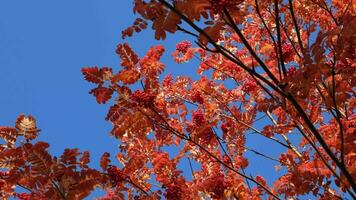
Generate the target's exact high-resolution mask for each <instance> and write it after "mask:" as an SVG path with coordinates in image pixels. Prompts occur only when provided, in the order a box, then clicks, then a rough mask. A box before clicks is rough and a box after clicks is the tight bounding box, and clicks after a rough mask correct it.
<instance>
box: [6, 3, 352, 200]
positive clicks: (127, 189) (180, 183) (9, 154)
mask: <svg viewBox="0 0 356 200" xmlns="http://www.w3.org/2000/svg"><path fill="white" fill-rule="evenodd" d="M133 2H134V12H135V13H136V14H137V15H139V18H137V19H136V20H135V21H134V22H133V25H132V26H131V27H129V28H127V29H126V30H124V31H123V32H122V37H123V38H125V37H131V36H132V35H133V33H134V32H141V31H142V30H143V29H146V28H147V27H148V26H149V25H152V29H153V30H154V33H155V38H156V39H157V40H160V39H165V38H166V37H167V32H168V33H171V34H178V33H179V32H181V33H183V34H186V35H187V36H189V38H193V39H192V40H191V41H188V40H184V41H177V45H176V49H175V50H174V51H173V52H170V54H172V57H173V59H174V61H176V62H177V63H179V64H183V63H185V64H187V63H188V65H189V64H190V63H196V60H197V61H198V64H197V66H195V64H191V66H190V67H196V69H197V70H196V71H197V74H198V76H199V78H198V79H193V78H191V77H190V76H189V74H187V75H186V76H177V77H173V76H172V75H165V76H164V75H163V72H164V70H165V65H164V64H163V63H162V62H161V61H160V59H161V57H162V55H163V53H164V52H165V49H164V47H163V46H161V45H158V46H154V47H151V48H150V49H149V51H148V52H147V53H146V55H143V56H139V55H137V54H136V53H135V51H134V50H133V49H132V48H131V47H130V46H129V44H127V43H124V44H119V45H118V46H117V50H116V53H117V54H118V55H119V57H120V59H121V66H122V67H121V68H120V69H117V68H109V67H103V68H98V67H86V68H83V69H82V73H83V75H84V78H85V79H86V80H87V81H89V82H91V83H93V84H95V85H96V86H95V88H94V89H92V90H91V91H90V93H91V94H92V95H94V96H95V98H96V101H97V102H98V103H99V104H105V103H108V104H111V107H110V109H109V111H108V114H107V117H106V120H108V121H109V122H111V123H112V125H113V129H112V131H111V134H112V135H113V136H114V137H115V138H116V139H118V140H119V141H120V146H119V152H118V153H117V154H116V156H115V157H110V154H108V153H105V154H104V155H103V157H102V158H101V162H100V166H101V167H102V169H101V170H98V169H91V168H89V167H88V165H87V164H88V162H89V152H83V153H80V152H79V151H78V150H77V149H67V150H65V151H64V153H63V155H62V156H61V158H60V159H57V158H55V157H52V156H50V155H49V154H48V152H47V151H46V148H47V147H48V144H46V143H43V142H37V143H35V144H31V141H32V140H33V139H34V138H35V137H36V135H37V132H38V129H37V128H36V126H35V121H34V119H33V118H32V117H25V116H20V117H19V119H18V120H17V122H16V126H15V127H1V129H0V131H1V132H0V133H1V135H0V136H1V137H2V138H3V139H4V140H5V142H6V144H4V145H3V147H1V148H2V149H1V150H2V151H1V153H0V163H1V165H0V166H1V167H3V168H5V169H7V170H6V171H4V172H2V174H1V182H0V184H1V185H0V186H1V190H0V191H1V195H2V196H3V198H6V197H8V196H17V197H19V198H22V199H26V198H29V199H35V198H37V199H46V198H47V199H61V198H62V199H82V198H84V197H85V196H87V195H89V193H90V192H91V191H93V190H94V189H95V188H97V187H100V188H102V189H104V190H106V191H107V195H106V196H105V197H103V198H102V199H124V198H128V199H162V198H163V199H172V200H173V199H267V198H268V199H301V198H308V197H309V198H317V199H351V198H352V199H355V193H356V182H355V180H356V148H355V142H356V134H355V132H356V131H355V128H356V127H355V124H356V115H355V113H354V110H355V106H356V98H355V92H354V90H353V89H354V87H355V84H356V79H355V67H356V65H355V38H354V37H355V32H356V20H355V12H356V10H355V5H354V4H353V2H352V0H331V1H326V0H298V1H293V0H288V1H287V0H286V1H277V0H273V1H272V0H266V1H260V0H235V1H232V0H194V1H188V0H172V1H165V0H151V1H143V0H135V1H133ZM187 38H188V37H187ZM192 60H195V61H194V62H192ZM261 126H262V128H259V127H261ZM251 135H257V136H258V137H260V138H261V139H262V138H263V139H264V140H265V141H266V144H267V143H268V144H269V145H271V149H272V148H278V149H282V150H281V151H280V152H279V154H278V157H277V158H274V157H272V156H270V154H271V153H270V152H268V151H264V152H260V151H258V150H256V146H254V145H258V144H256V143H253V141H251V142H248V140H251ZM17 137H23V138H24V139H23V140H22V142H20V143H15V141H16V139H17ZM291 138H298V140H297V142H296V140H292V139H291ZM32 143H33V142H32ZM167 147H174V148H176V149H178V153H177V154H172V153H171V152H169V151H167V150H166V149H167ZM247 152H250V153H253V154H254V156H256V157H257V156H258V157H260V158H261V159H267V160H270V161H272V162H275V163H276V164H275V165H276V170H280V171H279V174H281V175H280V176H279V177H278V178H277V179H276V180H268V177H263V176H261V175H259V174H247V173H246V171H247V170H248V169H249V167H250V165H249V159H251V156H247ZM79 155H81V158H80V159H77V157H78V156H79ZM250 155H251V154H250ZM112 159H117V160H118V161H119V162H120V164H119V165H113V164H112V163H111V162H110V160H112ZM184 160H185V161H184ZM186 161H188V162H186ZM182 163H185V164H186V165H184V167H179V166H178V165H180V164H182ZM261 167H263V166H261ZM266 170H268V169H266ZM269 170H270V171H271V173H273V170H274V169H269ZM281 172H282V173H281ZM21 174H26V176H21ZM187 174H189V175H187ZM16 185H17V186H19V187H22V188H25V189H26V190H28V192H27V193H21V194H19V193H17V192H16V190H14V186H16Z"/></svg>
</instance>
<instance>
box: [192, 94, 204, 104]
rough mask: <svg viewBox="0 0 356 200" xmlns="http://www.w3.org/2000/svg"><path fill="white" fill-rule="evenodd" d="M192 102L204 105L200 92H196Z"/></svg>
mask: <svg viewBox="0 0 356 200" xmlns="http://www.w3.org/2000/svg"><path fill="white" fill-rule="evenodd" d="M192 101H193V102H197V103H199V104H203V103H204V98H203V97H202V96H201V94H200V92H194V94H193V95H192Z"/></svg>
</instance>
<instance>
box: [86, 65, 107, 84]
mask: <svg viewBox="0 0 356 200" xmlns="http://www.w3.org/2000/svg"><path fill="white" fill-rule="evenodd" d="M81 71H82V73H83V75H84V79H85V80H87V81H89V82H92V83H96V84H103V82H104V81H103V80H102V77H101V73H100V70H99V69H98V67H87V68H82V69H81Z"/></svg>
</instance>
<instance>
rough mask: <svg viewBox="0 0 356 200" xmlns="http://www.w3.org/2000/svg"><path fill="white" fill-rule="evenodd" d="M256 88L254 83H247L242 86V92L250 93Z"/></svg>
mask: <svg viewBox="0 0 356 200" xmlns="http://www.w3.org/2000/svg"><path fill="white" fill-rule="evenodd" d="M256 88H257V84H256V83H255V82H254V81H247V82H246V83H245V84H244V85H243V86H242V90H243V91H244V92H251V91H254V90H255V89H256Z"/></svg>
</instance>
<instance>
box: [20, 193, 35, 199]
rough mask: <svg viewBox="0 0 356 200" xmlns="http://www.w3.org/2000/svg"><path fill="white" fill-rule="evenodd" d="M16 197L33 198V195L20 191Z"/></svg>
mask: <svg viewBox="0 0 356 200" xmlns="http://www.w3.org/2000/svg"><path fill="white" fill-rule="evenodd" d="M16 197H17V198H18V199H19V200H31V199H32V198H31V197H32V195H31V194H27V193H19V194H16Z"/></svg>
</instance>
